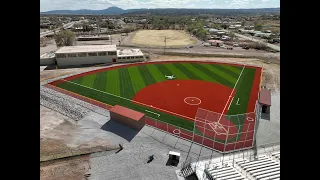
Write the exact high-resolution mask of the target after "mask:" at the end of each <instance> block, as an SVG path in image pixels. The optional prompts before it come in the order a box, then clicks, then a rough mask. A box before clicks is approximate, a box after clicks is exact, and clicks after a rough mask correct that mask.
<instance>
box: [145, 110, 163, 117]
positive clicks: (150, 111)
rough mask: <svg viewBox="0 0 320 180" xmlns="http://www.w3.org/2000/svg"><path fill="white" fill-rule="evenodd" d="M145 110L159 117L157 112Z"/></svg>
mask: <svg viewBox="0 0 320 180" xmlns="http://www.w3.org/2000/svg"><path fill="white" fill-rule="evenodd" d="M145 111H147V112H149V113H152V114H156V115H158V117H160V114H158V113H155V112H152V111H148V110H145Z"/></svg>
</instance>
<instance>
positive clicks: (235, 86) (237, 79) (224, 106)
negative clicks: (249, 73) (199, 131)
mask: <svg viewBox="0 0 320 180" xmlns="http://www.w3.org/2000/svg"><path fill="white" fill-rule="evenodd" d="M245 67H246V65H243V68H242V70H241V73H240V75H239V77H238V79H237V81H236V84H235V85H234V87H233V89H232V91H231V94H230V96H229V98H228V101H227V103H226V105H225V106H224V108H223V111H222V113H221V115H220V117H219V120H218V123H219V122H220V119H221V117H222V115H223V113H224V111H225V110H226V107H227V105H228V102H229V100H230V98H231V97H232V94H233V91H234V90H235V88H236V86H237V84H238V81H239V79H240V77H241V75H242V72H243V70H244V68H245Z"/></svg>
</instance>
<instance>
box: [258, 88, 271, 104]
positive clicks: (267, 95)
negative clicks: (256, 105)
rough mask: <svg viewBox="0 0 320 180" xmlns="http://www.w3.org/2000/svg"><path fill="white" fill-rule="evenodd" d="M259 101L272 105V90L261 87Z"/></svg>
mask: <svg viewBox="0 0 320 180" xmlns="http://www.w3.org/2000/svg"><path fill="white" fill-rule="evenodd" d="M259 102H260V104H264V105H267V106H271V92H270V90H268V89H261V91H260V97H259Z"/></svg>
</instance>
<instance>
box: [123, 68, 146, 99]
mask: <svg viewBox="0 0 320 180" xmlns="http://www.w3.org/2000/svg"><path fill="white" fill-rule="evenodd" d="M127 69H128V72H129V74H130V79H131V83H132V87H133V90H134V92H135V93H137V92H138V91H140V90H141V89H142V88H144V87H146V85H145V84H144V80H143V78H142V76H141V74H140V71H139V70H138V67H137V66H131V67H128V68H127Z"/></svg>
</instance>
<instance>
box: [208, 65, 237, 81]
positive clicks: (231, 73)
mask: <svg viewBox="0 0 320 180" xmlns="http://www.w3.org/2000/svg"><path fill="white" fill-rule="evenodd" d="M210 66H212V67H214V68H217V69H219V70H221V71H223V72H225V73H227V74H229V75H230V76H232V77H233V78H235V79H238V77H239V75H240V73H235V72H233V71H231V70H229V69H226V68H224V67H223V66H219V65H217V64H210Z"/></svg>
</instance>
